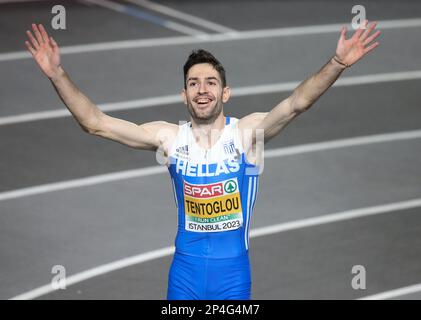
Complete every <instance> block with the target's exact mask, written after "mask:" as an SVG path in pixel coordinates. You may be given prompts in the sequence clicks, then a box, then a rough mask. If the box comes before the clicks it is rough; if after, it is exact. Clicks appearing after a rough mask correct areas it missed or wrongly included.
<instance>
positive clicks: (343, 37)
mask: <svg viewBox="0 0 421 320" xmlns="http://www.w3.org/2000/svg"><path fill="white" fill-rule="evenodd" d="M347 31H348V29H347V27H346V26H342V29H341V36H340V38H339V41H345V40H346V32H347Z"/></svg>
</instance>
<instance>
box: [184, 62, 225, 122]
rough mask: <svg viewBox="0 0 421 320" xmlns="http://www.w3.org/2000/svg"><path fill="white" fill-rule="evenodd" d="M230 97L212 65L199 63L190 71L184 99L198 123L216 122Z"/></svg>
mask: <svg viewBox="0 0 421 320" xmlns="http://www.w3.org/2000/svg"><path fill="white" fill-rule="evenodd" d="M229 96H230V90H229V88H228V87H225V88H223V87H222V81H221V77H220V75H219V73H218V71H217V70H216V69H215V68H214V67H213V66H212V65H211V64H209V63H199V64H195V65H194V66H192V67H191V68H190V69H189V71H188V73H187V77H186V89H184V90H183V99H184V103H185V104H186V105H187V109H188V111H189V113H190V116H191V117H192V119H193V120H194V121H195V122H196V123H206V124H209V123H212V122H214V121H215V120H216V119H217V118H218V116H219V115H220V114H221V113H222V108H223V104H224V103H225V102H227V101H228V99H229Z"/></svg>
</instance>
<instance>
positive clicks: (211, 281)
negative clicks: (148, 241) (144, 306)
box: [167, 252, 251, 300]
mask: <svg viewBox="0 0 421 320" xmlns="http://www.w3.org/2000/svg"><path fill="white" fill-rule="evenodd" d="M250 298H251V275H250V261H249V256H248V254H245V255H243V256H239V257H234V258H224V259H212V258H205V257H195V256H189V255H185V254H182V253H178V252H176V253H175V254H174V258H173V261H172V264H171V268H170V273H169V277H168V292H167V299H168V300H250Z"/></svg>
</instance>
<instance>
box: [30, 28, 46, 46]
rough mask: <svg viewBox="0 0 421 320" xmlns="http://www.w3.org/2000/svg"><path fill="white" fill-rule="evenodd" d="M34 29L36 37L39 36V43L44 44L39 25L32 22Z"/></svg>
mask: <svg viewBox="0 0 421 320" xmlns="http://www.w3.org/2000/svg"><path fill="white" fill-rule="evenodd" d="M32 30H33V31H34V34H35V37H36V38H37V41H38V43H39V45H42V44H43V43H44V40H43V39H42V36H41V33H40V32H39V30H38V27H37V25H36V24H35V23H33V24H32Z"/></svg>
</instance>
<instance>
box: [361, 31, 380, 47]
mask: <svg viewBox="0 0 421 320" xmlns="http://www.w3.org/2000/svg"><path fill="white" fill-rule="evenodd" d="M380 33H381V32H380V30H377V31H376V32H375V33H373V34H372V35H371V36H369V37H368V38H367V39H365V40H364V42H363V45H364V46H366V45H368V44H369V43H370V42H371V41H373V40H374V39H376V38H377V37H378V36H379V35H380Z"/></svg>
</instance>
